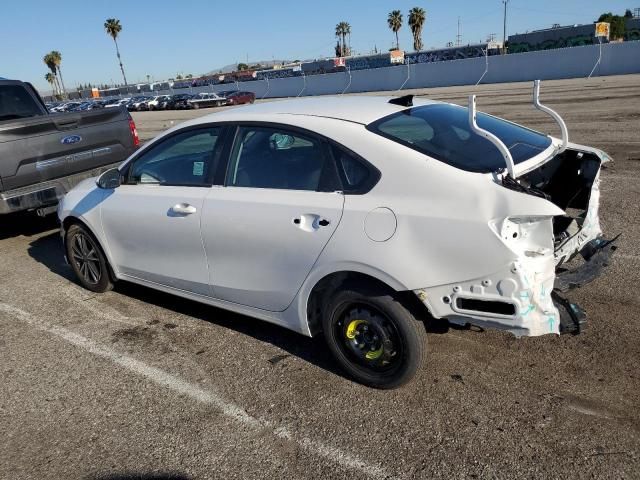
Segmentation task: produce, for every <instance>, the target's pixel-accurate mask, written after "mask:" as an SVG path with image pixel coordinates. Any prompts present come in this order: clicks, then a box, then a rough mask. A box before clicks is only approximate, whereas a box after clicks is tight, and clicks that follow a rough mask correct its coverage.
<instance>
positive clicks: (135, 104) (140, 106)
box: [127, 96, 149, 111]
mask: <svg viewBox="0 0 640 480" xmlns="http://www.w3.org/2000/svg"><path fill="white" fill-rule="evenodd" d="M148 99H149V97H146V96H138V97H135V98H133V99H132V100H131V102H129V103H128V104H127V110H129V111H140V110H146V102H147V101H148Z"/></svg>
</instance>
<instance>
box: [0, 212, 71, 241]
mask: <svg viewBox="0 0 640 480" xmlns="http://www.w3.org/2000/svg"><path fill="white" fill-rule="evenodd" d="M54 228H58V218H57V217H56V216H55V215H47V216H46V217H38V216H37V215H36V214H35V213H33V212H20V213H10V214H8V215H0V240H5V239H8V238H12V237H18V236H25V237H31V236H33V235H37V234H39V233H42V232H46V231H48V230H51V229H54Z"/></svg>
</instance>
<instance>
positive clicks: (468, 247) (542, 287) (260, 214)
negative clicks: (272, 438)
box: [58, 95, 615, 388]
mask: <svg viewBox="0 0 640 480" xmlns="http://www.w3.org/2000/svg"><path fill="white" fill-rule="evenodd" d="M536 99H537V95H536ZM470 100H473V101H470V105H469V107H468V108H465V107H460V106H456V105H452V104H447V103H440V102H435V101H431V100H425V99H413V98H412V97H411V96H405V97H400V98H388V97H386V98H385V97H371V96H353V97H322V98H307V99H296V100H286V101H274V102H270V103H262V104H259V105H251V106H246V107H239V108H235V109H229V110H226V111H223V112H219V113H214V114H211V115H207V116H203V117H200V118H197V119H195V120H192V121H189V122H186V123H183V124H181V125H178V126H176V127H175V128H172V129H171V130H169V131H167V132H165V133H164V134H162V135H160V136H159V137H158V138H156V139H155V140H153V141H151V142H149V143H147V144H146V145H145V146H144V147H143V148H141V149H140V150H139V151H137V152H136V153H135V154H134V155H132V156H131V157H130V158H129V159H128V160H127V161H126V162H125V163H124V164H123V165H122V166H121V167H120V168H118V169H114V170H110V171H107V172H105V173H104V174H103V175H102V176H101V177H99V179H98V180H97V181H96V180H88V181H85V182H83V183H81V184H80V185H78V186H77V187H76V188H75V189H74V190H72V191H71V192H70V193H69V194H68V195H67V196H66V197H65V198H64V200H63V202H62V203H61V205H60V207H59V211H58V213H59V217H60V220H61V222H62V235H63V238H64V242H65V248H66V255H67V259H68V261H69V263H70V264H71V267H72V268H73V270H74V272H75V274H76V275H77V277H78V280H79V282H80V283H81V284H82V285H83V286H84V287H86V288H87V289H89V290H92V291H95V292H104V291H106V290H109V289H110V288H111V287H112V285H113V283H114V282H115V281H117V280H126V281H130V282H135V283H139V284H142V285H146V286H148V287H151V288H154V289H158V290H161V291H164V292H167V293H171V294H175V295H179V296H182V297H186V298H189V299H192V300H196V301H199V302H203V303H206V304H209V305H213V306H216V307H220V308H223V309H228V310H232V311H235V312H239V313H242V314H245V315H248V316H251V317H255V318H258V319H261V320H265V321H268V322H272V323H275V324H278V325H281V326H283V327H286V328H289V329H292V330H295V331H296V332H299V333H301V334H304V335H308V336H313V335H315V334H318V333H320V332H323V333H324V337H325V338H326V341H327V343H328V347H329V349H330V350H331V352H332V353H333V355H334V356H335V358H336V360H337V362H338V363H339V364H340V365H341V366H342V367H343V369H344V370H345V371H346V372H347V373H348V374H349V375H351V376H352V377H353V378H355V379H356V380H357V381H359V382H362V383H364V384H366V385H370V386H373V387H378V388H393V387H396V386H399V385H401V384H403V383H405V382H406V381H408V380H409V379H410V378H411V377H412V376H413V375H414V374H415V372H416V370H417V368H418V366H419V365H420V364H421V362H422V360H423V352H424V330H425V327H424V324H423V322H421V321H419V320H418V319H422V318H429V321H434V320H433V319H434V318H436V319H445V320H448V321H449V322H453V323H458V324H475V325H480V326H482V327H495V328H501V329H506V330H508V331H511V332H513V333H514V334H516V335H518V336H522V335H543V334H548V333H555V334H557V333H561V332H563V331H567V332H573V333H575V332H577V331H579V329H580V327H581V325H582V323H583V320H584V315H583V312H582V311H581V310H580V309H579V308H578V307H577V306H576V305H574V304H570V303H569V302H568V301H566V300H564V299H563V298H562V297H561V296H560V295H559V293H558V291H559V290H562V291H565V290H568V289H570V288H572V287H574V286H579V285H582V284H584V283H586V282H588V281H589V280H591V279H592V278H593V277H594V276H595V275H597V274H598V273H600V271H601V270H602V267H603V266H605V265H606V264H607V262H608V260H609V257H610V255H611V253H612V251H613V249H614V248H615V247H613V245H612V244H611V243H610V242H607V241H604V240H603V238H602V232H601V230H600V227H599V222H598V201H599V189H598V185H599V180H598V177H599V172H600V166H601V164H602V163H603V162H604V161H607V159H608V158H607V157H606V155H605V154H604V153H603V152H601V151H599V150H596V149H593V148H589V147H584V146H579V145H575V144H572V143H569V142H568V140H567V133H566V127H565V126H564V123H563V122H562V120H561V119H560V118H559V117H558V116H557V114H555V112H553V111H552V110H550V109H548V108H546V107H544V106H542V105H540V104H539V102H537V101H536V102H535V103H536V106H537V107H538V108H540V109H541V110H544V111H547V113H550V114H551V115H554V116H555V118H556V119H557V120H558V122H559V124H560V126H561V129H562V132H563V135H562V137H563V138H562V140H560V139H556V138H553V137H550V136H548V135H545V134H542V133H539V132H536V131H533V130H530V129H527V128H524V127H521V126H519V125H516V124H513V123H510V122H507V121H505V120H501V119H498V118H496V117H493V116H490V115H486V114H480V113H478V114H476V112H475V99H474V98H472V99H470ZM577 253H581V254H582V256H583V257H584V260H583V264H582V265H581V266H579V267H578V268H577V270H573V271H570V270H564V269H563V271H562V273H559V272H560V269H559V267H560V265H562V264H564V263H565V262H566V261H567V260H569V259H571V258H572V257H574V256H575V255H576V254H577ZM557 272H558V273H557ZM427 314H428V317H427V316H426V315H427Z"/></svg>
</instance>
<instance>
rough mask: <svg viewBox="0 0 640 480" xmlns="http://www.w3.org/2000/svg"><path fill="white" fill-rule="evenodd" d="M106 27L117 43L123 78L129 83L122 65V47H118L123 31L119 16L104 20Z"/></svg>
mask: <svg viewBox="0 0 640 480" xmlns="http://www.w3.org/2000/svg"><path fill="white" fill-rule="evenodd" d="M104 29H105V31H106V32H107V35H109V36H110V37H111V38H113V43H115V44H116V55H117V56H118V63H119V64H120V71H121V72H122V78H123V79H124V84H125V85H129V84H128V83H127V76H126V75H125V74H124V67H123V66H122V60H121V58H120V49H119V48H118V40H117V38H118V35H119V34H120V32H121V31H122V25H121V24H120V20H118V19H117V18H107V20H106V21H105V22H104Z"/></svg>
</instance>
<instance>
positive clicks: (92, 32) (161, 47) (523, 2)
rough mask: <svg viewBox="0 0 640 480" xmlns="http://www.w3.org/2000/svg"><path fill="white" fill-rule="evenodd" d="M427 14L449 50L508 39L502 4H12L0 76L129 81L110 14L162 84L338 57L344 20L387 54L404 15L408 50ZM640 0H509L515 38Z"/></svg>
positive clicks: (136, 65) (130, 68) (133, 61)
mask: <svg viewBox="0 0 640 480" xmlns="http://www.w3.org/2000/svg"><path fill="white" fill-rule="evenodd" d="M414 6H420V7H422V8H424V9H425V10H426V11H427V21H426V25H425V28H424V34H423V38H424V43H425V45H426V46H427V47H441V46H444V45H445V44H446V43H447V42H449V41H455V36H456V26H457V21H458V16H460V17H461V22H462V38H463V42H464V43H474V42H478V41H480V40H481V39H484V38H486V36H487V35H488V34H490V33H496V34H497V37H498V38H499V39H500V38H501V37H502V8H503V7H502V1H501V0H482V1H473V0H447V1H442V0H441V1H425V0H421V1H419V0H408V1H383V0H368V1H360V0H357V1H356V0H352V1H347V0H321V1H317V2H308V1H307V2H304V1H290V0H282V1H278V0H272V1H270V2H266V1H241V0H240V1H236V2H217V1H207V0H170V1H165V0H156V1H154V2H147V1H144V0H136V1H131V0H108V1H91V2H87V1H86V0H83V1H79V0H78V1H76V0H58V1H51V0H46V1H44V0H42V1H41V0H22V1H19V2H15V1H12V2H6V3H5V4H4V5H3V6H2V10H1V11H2V13H1V15H0V77H7V78H16V79H21V80H27V81H31V82H33V83H34V84H35V85H36V87H38V88H40V89H42V90H48V88H49V87H48V84H47V83H46V82H45V81H44V75H45V73H46V72H47V69H46V67H45V65H44V64H43V63H42V57H43V55H44V54H45V53H47V52H48V51H50V50H58V51H60V52H61V53H62V57H63V62H62V73H63V78H64V81H65V84H66V86H67V88H70V87H75V85H77V84H78V83H88V82H91V83H103V82H106V83H110V82H111V81H116V82H121V81H122V78H121V74H120V70H119V67H118V64H117V61H116V56H115V48H114V45H113V41H112V40H111V38H110V37H108V36H107V35H106V34H105V32H104V29H103V23H104V21H105V19H106V18H109V17H115V18H118V19H120V21H121V23H122V25H123V31H122V32H121V35H120V37H119V45H120V51H121V54H122V60H123V63H124V67H125V72H126V73H127V79H128V80H129V82H138V81H143V80H144V79H145V78H146V75H147V74H148V75H151V76H152V78H153V79H156V80H160V79H166V78H168V77H173V76H175V75H176V73H183V74H187V73H191V74H193V75H200V74H202V73H205V72H209V71H211V70H213V69H215V68H218V67H222V66H224V65H228V64H231V63H236V62H238V61H241V62H244V61H246V59H247V55H248V58H249V61H250V62H251V61H257V60H268V59H271V58H276V59H279V58H286V59H290V60H294V59H307V58H319V57H322V56H331V55H332V52H333V47H334V45H335V39H334V36H333V32H334V28H335V25H336V23H338V22H339V21H341V20H345V21H348V22H349V23H350V24H351V29H352V35H351V43H352V47H353V49H354V50H355V51H356V52H357V53H368V52H370V51H371V50H372V49H373V48H374V46H377V48H378V49H379V50H387V49H388V48H389V47H390V46H391V45H392V43H393V41H394V36H393V34H392V32H391V31H390V30H389V29H388V27H387V25H386V16H387V14H388V13H389V12H390V11H391V10H393V9H399V10H401V11H402V12H403V14H404V16H405V25H404V27H403V28H402V30H401V31H400V46H401V47H405V48H410V46H411V44H412V41H411V32H410V30H409V28H408V26H407V25H406V16H407V12H408V11H409V9H411V8H412V7H414ZM634 7H640V0H635V3H633V0H627V1H619V0H581V1H578V0H562V1H558V0H538V1H536V2H532V1H530V0H510V2H509V15H508V26H507V32H508V34H509V33H520V32H524V31H527V30H533V29H538V28H545V27H549V26H551V25H552V24H553V23H560V24H562V25H567V24H573V23H590V22H592V21H594V20H595V19H596V18H597V16H598V15H599V14H600V13H602V12H603V11H613V12H614V13H619V14H622V13H624V10H625V9H626V8H630V9H633V8H634Z"/></svg>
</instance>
